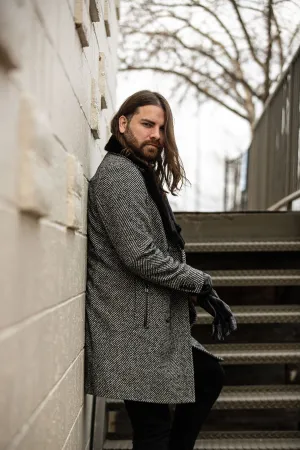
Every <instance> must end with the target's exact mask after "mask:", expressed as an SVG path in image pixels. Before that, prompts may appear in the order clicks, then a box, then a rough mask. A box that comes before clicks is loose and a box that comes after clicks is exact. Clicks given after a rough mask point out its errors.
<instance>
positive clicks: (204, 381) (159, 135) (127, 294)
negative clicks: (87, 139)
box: [85, 91, 236, 450]
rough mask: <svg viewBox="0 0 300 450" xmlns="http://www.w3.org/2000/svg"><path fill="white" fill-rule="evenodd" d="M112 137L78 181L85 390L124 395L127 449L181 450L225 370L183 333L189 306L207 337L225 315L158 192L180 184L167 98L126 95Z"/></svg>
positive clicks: (220, 329)
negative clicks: (89, 174) (82, 200)
mask: <svg viewBox="0 0 300 450" xmlns="http://www.w3.org/2000/svg"><path fill="white" fill-rule="evenodd" d="M111 133H112V136H111V138H110V139H109V141H108V143H107V145H106V147H105V150H106V151H107V154H106V155H105V157H104V159H103V161H102V162H101V164H100V165H99V167H98V169H97V171H96V173H95V175H94V176H93V178H92V179H91V181H90V184H89V197H88V261H87V301H86V353H85V354H86V378H85V388H86V393H88V394H93V395H97V396H101V397H109V398H114V399H123V400H124V402H125V406H126V409H127V412H128V414H129V417H130V420H131V423H132V428H133V449H134V450H150V449H151V450H167V449H172V450H190V449H192V448H193V446H194V443H195V440H196V438H197V435H198V432H199V430H200V428H201V426H202V423H203V422H204V420H205V418H206V417H207V415H208V413H209V411H210V409H211V407H212V405H213V403H214V402H215V400H216V399H217V397H218V395H219V393H220V391H221V389H222V386H223V377H224V371H223V368H222V367H221V365H220V363H219V361H221V360H222V359H221V358H218V357H216V356H214V355H212V354H211V353H209V352H208V351H206V349H205V348H204V347H203V346H202V345H201V344H200V343H199V342H197V341H196V340H195V339H193V338H192V336H191V325H193V323H194V322H195V320H196V311H195V305H194V303H198V304H200V305H201V306H203V308H205V309H206V310H207V311H208V312H209V313H210V314H211V315H212V316H213V317H214V319H213V335H214V336H215V337H216V338H217V339H224V336H225V335H228V334H229V333H230V332H231V331H233V330H234V329H236V322H235V319H234V317H233V315H232V313H231V310H230V308H229V307H228V306H227V305H226V304H225V303H224V302H222V300H220V299H219V297H218V296H217V294H216V292H215V291H214V290H213V288H212V284H211V278H210V277H209V275H207V274H205V273H203V272H201V271H199V270H196V269H194V268H193V267H191V266H189V265H187V264H186V258H185V253H184V249H183V248H184V240H183V239H182V236H181V234H180V227H179V225H177V224H176V222H175V219H174V216H173V213H172V210H171V208H170V206H169V203H168V200H167V197H166V191H165V189H164V188H165V187H167V188H168V189H169V191H170V192H171V193H172V194H174V192H175V191H176V190H179V186H180V185H181V184H182V181H183V180H184V179H185V173H184V169H183V167H182V164H181V160H180V158H179V155H178V149H177V147H176V142H175V137H174V129H173V118H172V112H171V109H170V106H169V104H168V102H167V101H166V99H165V98H164V97H163V96H162V95H160V94H158V93H155V92H150V91H140V92H137V93H135V94H133V95H132V96H131V97H129V98H128V99H127V100H126V101H125V102H124V103H123V105H122V106H121V107H120V109H119V111H118V112H117V113H116V115H115V116H114V118H113V119H112V122H111ZM169 403H175V404H176V409H175V415H174V421H173V423H172V426H171V423H170V422H171V420H170V415H169V407H168V404H169Z"/></svg>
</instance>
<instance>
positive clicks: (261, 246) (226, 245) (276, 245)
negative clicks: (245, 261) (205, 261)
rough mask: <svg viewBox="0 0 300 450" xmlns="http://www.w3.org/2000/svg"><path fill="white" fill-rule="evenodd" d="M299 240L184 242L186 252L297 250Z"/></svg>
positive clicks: (299, 246) (299, 243)
mask: <svg viewBox="0 0 300 450" xmlns="http://www.w3.org/2000/svg"><path fill="white" fill-rule="evenodd" d="M299 250H300V241H299V240H296V241H295V240H294V241H238V242H237V241H235V242H234V241H224V242H186V244H185V251H186V253H199V252H255V251H266V252H267V251H273V252H274V251H299Z"/></svg>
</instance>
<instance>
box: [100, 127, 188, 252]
mask: <svg viewBox="0 0 300 450" xmlns="http://www.w3.org/2000/svg"><path fill="white" fill-rule="evenodd" d="M104 148H105V150H106V151H107V152H110V153H116V154H122V155H123V156H125V157H126V158H128V159H130V160H131V161H132V162H134V163H135V164H136V165H137V166H138V168H139V169H140V171H141V173H142V175H143V177H144V180H145V184H146V188H147V190H148V192H149V195H150V196H151V197H152V199H153V201H154V202H155V204H156V206H157V208H158V211H159V213H160V216H161V219H162V222H163V225H164V229H165V233H166V236H167V237H168V238H169V239H170V240H171V242H172V243H173V244H174V245H176V246H179V247H180V248H182V249H183V248H184V244H185V242H184V240H183V238H182V236H181V227H180V225H178V224H177V223H176V221H175V217H174V214H173V211H172V209H171V206H170V204H169V201H168V198H167V196H166V194H165V193H164V191H163V188H162V186H161V185H160V184H159V183H158V182H157V179H156V176H155V173H154V170H153V168H152V167H151V166H149V165H148V164H147V163H146V162H143V161H141V160H140V159H139V158H137V157H136V156H135V155H134V153H130V154H127V153H126V154H124V153H123V152H122V150H123V146H122V145H121V144H120V142H119V141H118V140H117V139H116V137H115V136H114V135H112V136H111V137H110V139H109V141H108V143H107V144H106V146H105V147H104Z"/></svg>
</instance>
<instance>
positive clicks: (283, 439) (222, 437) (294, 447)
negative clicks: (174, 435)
mask: <svg viewBox="0 0 300 450" xmlns="http://www.w3.org/2000/svg"><path fill="white" fill-rule="evenodd" d="M226 434H227V435H228V437H226ZM226 434H225V433H222V432H221V433H219V437H216V438H206V437H205V432H203V433H201V436H202V439H197V440H196V442H195V446H194V449H196V450H197V449H198V450H202V449H205V450H254V449H255V450H299V449H300V436H299V433H291V434H290V435H289V434H288V433H286V432H282V433H280V432H274V433H271V432H265V433H264V432H257V433H256V432H253V433H245V437H244V436H243V434H242V433H238V435H237V437H234V435H233V434H232V433H226ZM117 449H123V450H130V449H132V440H126V439H124V440H109V439H108V440H106V441H105V442H104V445H103V450H117Z"/></svg>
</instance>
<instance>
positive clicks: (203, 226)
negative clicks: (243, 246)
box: [175, 211, 300, 244]
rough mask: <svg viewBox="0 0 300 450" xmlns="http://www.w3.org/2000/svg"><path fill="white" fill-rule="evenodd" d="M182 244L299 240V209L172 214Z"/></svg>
mask: <svg viewBox="0 0 300 450" xmlns="http://www.w3.org/2000/svg"><path fill="white" fill-rule="evenodd" d="M175 218H176V221H177V222H178V223H179V225H180V226H181V227H182V234H183V237H184V239H185V241H186V243H201V244H202V243H217V242H219V243H220V244H221V243H227V242H230V243H232V242H243V243H244V242H264V241H266V242H284V241H290V242H292V241H300V212H297V211H291V212H266V211H263V212H236V213H197V212H195V213H187V212H185V213H180V212H177V213H175Z"/></svg>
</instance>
